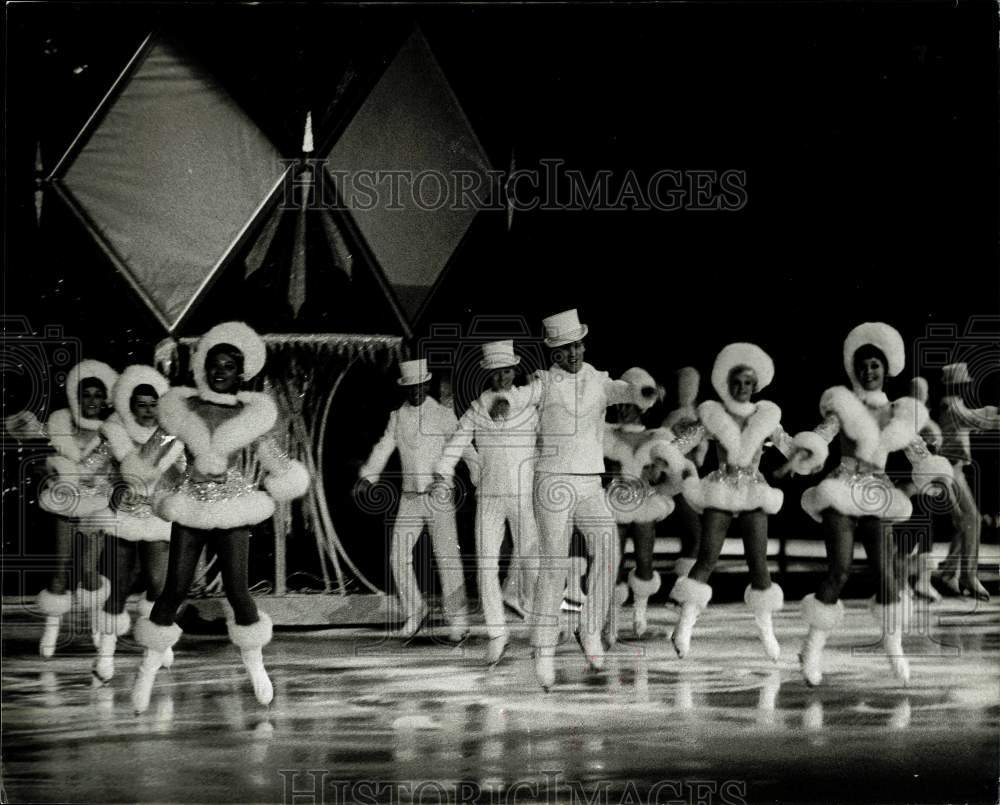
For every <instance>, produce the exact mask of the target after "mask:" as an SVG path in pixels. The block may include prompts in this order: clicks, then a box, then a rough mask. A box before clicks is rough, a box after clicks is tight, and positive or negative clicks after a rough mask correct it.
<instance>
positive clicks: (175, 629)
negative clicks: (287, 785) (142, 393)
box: [122, 322, 309, 713]
mask: <svg viewBox="0 0 1000 805" xmlns="http://www.w3.org/2000/svg"><path fill="white" fill-rule="evenodd" d="M265 357H266V349H265V346H264V342H263V340H262V339H261V338H260V336H258V335H257V333H255V332H254V331H253V330H252V329H250V328H249V327H248V326H247V325H245V324H243V323H241V322H226V323H224V324H219V325H216V326H215V327H213V328H212V329H211V330H209V331H208V332H207V333H206V334H205V335H204V336H203V337H202V338H201V340H200V341H199V342H198V347H197V349H195V351H194V355H193V357H192V360H191V366H192V371H193V372H194V380H195V385H196V388H173V389H171V390H170V391H168V392H167V393H166V394H164V395H163V397H162V398H160V401H159V407H158V411H157V418H158V420H159V423H160V427H161V428H162V429H163V430H164V431H166V433H167V434H169V435H170V436H174V437H176V438H177V439H178V440H179V441H181V442H183V444H184V448H185V451H186V459H187V463H186V468H185V470H184V474H183V476H182V477H181V479H180V480H179V482H178V483H177V485H176V486H175V487H174V488H173V489H171V490H170V491H169V492H168V493H166V494H164V496H163V497H162V499H159V502H158V506H157V512H158V513H159V514H160V515H161V516H162V517H163V519H165V520H168V521H170V522H171V523H173V526H172V529H171V534H170V558H169V563H168V567H167V579H166V583H165V585H164V589H163V593H162V594H161V595H160V597H159V598H157V600H156V603H155V604H154V605H153V609H152V612H150V615H149V618H148V619H147V618H142V617H140V618H139V619H138V620H137V621H136V625H135V637H136V640H137V641H138V642H139V643H140V644H141V645H143V646H145V649H146V651H145V654H144V656H143V660H142V665H141V666H140V668H139V674H138V677H137V679H136V682H135V688H134V689H133V692H132V700H133V704H134V705H135V709H136V712H140V713H141V712H143V711H145V710H146V708H147V707H148V706H149V699H150V695H151V692H152V688H153V682H154V681H155V679H156V672H157V670H158V669H159V668H160V667H161V666H162V665H163V661H164V655H165V653H166V651H167V649H169V648H171V647H172V646H173V645H174V644H175V643H176V642H177V641H178V639H179V638H180V636H181V630H180V627H179V626H177V624H176V623H175V622H174V620H175V618H176V615H177V609H178V607H180V605H181V604H182V603H183V601H184V598H185V596H186V595H187V592H188V588H189V587H190V586H191V581H192V579H193V577H194V572H195V566H196V563H197V561H198V556H199V555H200V554H201V551H202V548H204V546H205V544H206V543H211V545H212V548H213V549H214V551H215V554H216V556H217V557H218V562H219V565H220V567H221V570H222V580H223V584H224V586H225V590H226V598H227V599H228V601H229V605H230V607H231V609H232V613H231V615H230V618H229V620H228V629H229V639H230V640H231V641H232V642H233V643H234V644H235V645H237V646H238V647H239V648H240V650H241V653H242V658H243V664H244V666H245V667H246V669H247V672H248V673H249V674H250V679H251V681H252V682H253V689H254V694H255V695H256V697H257V701H259V702H260V703H261V704H269V703H270V701H271V699H272V698H273V695H274V691H273V688H272V686H271V680H270V679H269V678H268V675H267V671H265V670H264V659H263V656H262V654H261V649H262V648H263V647H264V646H266V645H267V644H268V643H269V642H270V640H271V619H270V617H268V615H267V613H264V612H259V611H258V609H257V605H256V604H255V603H254V600H253V599H252V598H251V597H250V592H249V589H248V587H247V559H248V554H249V549H250V526H253V525H256V524H257V523H260V522H263V521H264V520H266V519H267V518H269V517H270V516H271V515H272V514H273V513H274V503H275V501H276V500H277V501H286V500H291V499H293V498H297V497H300V496H302V495H304V494H305V492H306V489H307V488H308V486H309V476H308V474H307V472H306V469H305V467H303V466H302V464H300V463H299V462H298V461H294V460H291V459H289V458H288V456H286V455H285V454H284V453H283V452H282V451H281V450H280V448H279V447H278V445H277V444H276V443H275V441H274V439H273V438H272V437H271V436H269V435H268V434H269V432H270V431H271V429H272V428H273V427H274V425H275V423H276V421H277V416H278V411H277V407H276V406H275V404H274V401H273V400H272V399H271V397H270V396H269V395H267V394H264V393H261V392H255V391H241V390H240V389H241V386H242V384H243V383H244V382H245V381H249V380H251V379H252V378H254V377H255V376H256V375H257V374H258V373H259V372H260V370H261V369H263V368H264V361H265ZM151 438H152V439H158V438H159V437H158V436H157V435H156V434H154V436H153V437H151ZM155 444H156V443H154V446H155ZM251 446H253V447H255V448H256V456H257V458H258V460H259V461H260V465H261V468H262V469H263V471H264V473H265V477H264V479H263V485H264V488H265V489H266V490H267V491H266V492H264V491H260V490H259V489H258V488H257V483H256V482H254V481H253V480H251V479H250V478H247V477H246V476H245V475H244V474H243V471H242V469H241V466H240V453H241V451H242V450H243V449H244V448H249V447H251ZM130 458H131V459H132V460H129V459H126V460H125V462H124V463H123V466H122V472H123V474H124V475H125V476H126V477H129V478H130V480H131V479H132V478H142V479H143V480H146V481H147V482H149V483H152V482H153V480H154V479H156V478H157V477H158V476H159V474H160V473H159V470H158V468H157V466H155V465H154V464H153V461H152V460H151V459H150V457H149V456H148V455H141V456H137V455H136V454H135V453H133V454H132V456H131V457H130ZM158 498H159V496H158Z"/></svg>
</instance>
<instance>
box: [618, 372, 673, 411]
mask: <svg viewBox="0 0 1000 805" xmlns="http://www.w3.org/2000/svg"><path fill="white" fill-rule="evenodd" d="M604 394H605V396H606V397H607V399H608V405H616V404H619V403H632V404H633V405H637V406H638V407H639V409H640V410H642V411H645V410H646V409H647V408H650V407H651V406H652V405H653V403H655V402H656V401H657V400H659V399H660V398H661V396H662V394H661V389H660V388H659V387H658V386H656V385H655V384H653V385H648V384H647V385H638V384H636V383H629V382H628V381H627V380H612V379H611V378H610V377H609V378H607V379H606V380H605V381H604Z"/></svg>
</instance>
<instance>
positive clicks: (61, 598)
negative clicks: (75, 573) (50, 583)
mask: <svg viewBox="0 0 1000 805" xmlns="http://www.w3.org/2000/svg"><path fill="white" fill-rule="evenodd" d="M35 603H36V604H38V608H39V609H40V610H42V612H44V613H45V614H46V615H50V616H53V617H55V616H59V615H65V614H67V613H68V612H69V611H70V609H72V607H73V594H72V593H62V594H56V593H50V592H49V591H48V590H42V591H41V592H40V593H39V594H38V595H37V596H36V597H35Z"/></svg>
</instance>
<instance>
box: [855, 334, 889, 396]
mask: <svg viewBox="0 0 1000 805" xmlns="http://www.w3.org/2000/svg"><path fill="white" fill-rule="evenodd" d="M885 365H886V361H885V355H883V354H882V352H881V351H880V350H879V349H878V348H877V347H874V346H872V345H871V344H866V345H865V346H863V347H861V348H860V349H859V350H858V351H857V352H855V353H854V376H855V377H856V378H857V380H858V383H860V384H861V388H863V389H864V390H865V391H881V390H882V386H883V384H884V383H885Z"/></svg>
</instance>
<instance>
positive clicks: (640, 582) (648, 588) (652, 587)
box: [628, 568, 660, 598]
mask: <svg viewBox="0 0 1000 805" xmlns="http://www.w3.org/2000/svg"><path fill="white" fill-rule="evenodd" d="M628 586H629V587H631V588H632V592H633V593H635V596H636V598H639V597H642V598H649V597H650V596H651V595H656V594H657V593H658V592H659V591H660V574H659V573H657V572H656V571H655V570H654V571H653V578H651V579H640V578H639V577H638V576H636V575H635V568H632V570H630V571H629V573H628Z"/></svg>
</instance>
